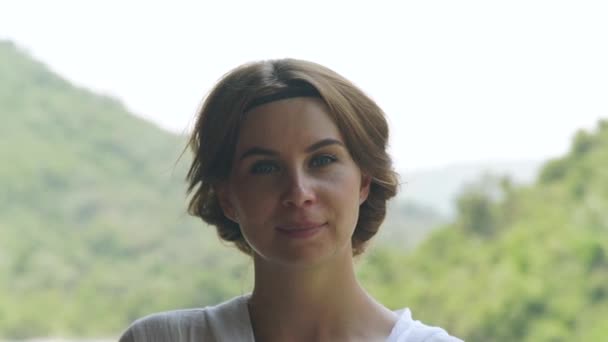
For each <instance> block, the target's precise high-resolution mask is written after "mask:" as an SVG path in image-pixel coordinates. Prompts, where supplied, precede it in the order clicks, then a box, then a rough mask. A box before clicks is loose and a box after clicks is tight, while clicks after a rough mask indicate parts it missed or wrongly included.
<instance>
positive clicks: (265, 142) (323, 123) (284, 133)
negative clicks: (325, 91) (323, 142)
mask: <svg viewBox="0 0 608 342" xmlns="http://www.w3.org/2000/svg"><path fill="white" fill-rule="evenodd" d="M326 138H333V139H336V140H339V141H343V139H342V135H341V134H340V131H339V130H338V127H337V126H336V125H335V123H334V122H333V120H332V119H331V117H330V115H329V109H328V108H327V105H326V104H325V103H324V102H323V100H321V99H318V98H314V97H295V98H289V99H284V100H279V101H275V102H270V103H267V104H264V105H261V106H259V107H256V108H254V109H253V110H251V111H249V112H247V113H246V117H245V119H244V120H243V122H242V124H241V128H240V132H239V139H238V143H237V150H240V149H242V148H248V147H251V145H256V146H261V147H273V148H277V146H278V147H288V146H293V145H298V144H306V143H314V142H316V141H318V140H320V139H326Z"/></svg>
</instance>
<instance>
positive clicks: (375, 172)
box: [186, 59, 398, 255]
mask: <svg viewBox="0 0 608 342" xmlns="http://www.w3.org/2000/svg"><path fill="white" fill-rule="evenodd" d="M302 86H305V87H309V88H310V87H312V88H314V89H315V91H316V92H318V94H319V97H320V98H321V99H322V100H323V101H324V102H325V103H326V104H327V107H328V108H329V115H330V116H331V119H332V120H333V121H334V122H335V124H336V126H337V127H338V129H339V131H340V132H341V134H342V135H343V137H344V140H345V144H346V147H347V148H348V151H349V152H350V154H351V155H352V158H353V160H354V161H355V163H356V164H357V165H358V166H359V168H360V169H361V172H362V173H363V174H367V175H369V176H371V179H372V181H371V186H370V193H369V196H368V197H367V200H366V201H365V202H363V204H362V205H361V207H360V210H359V219H358V221H357V226H356V227H355V231H354V233H353V236H352V246H353V254H354V255H358V254H361V253H362V252H363V251H364V249H365V246H366V242H367V241H369V240H370V239H371V238H372V237H373V236H374V235H375V234H376V232H377V231H378V228H379V227H380V224H381V223H382V221H383V220H384V217H385V215H386V202H387V200H388V199H390V198H391V197H393V196H395V194H396V192H397V187H398V177H397V174H396V173H395V172H394V170H393V167H392V161H391V158H390V156H389V155H388V153H387V151H386V148H387V144H388V124H387V122H386V119H385V117H384V113H383V111H382V109H380V107H378V105H377V104H376V103H375V102H374V101H373V100H372V99H370V98H369V97H368V96H367V95H365V94H364V93H363V92H362V91H361V90H360V89H359V88H357V87H356V86H354V85H353V84H352V83H351V82H349V81H348V80H346V79H345V78H344V77H342V76H340V75H339V74H337V73H336V72H334V71H332V70H330V69H328V68H326V67H324V66H321V65H319V64H316V63H312V62H308V61H302V60H296V59H279V60H269V61H261V62H254V63H249V64H245V65H242V66H239V67H237V68H236V69H234V70H232V71H230V72H229V73H227V74H226V75H224V77H223V78H222V79H221V80H220V81H219V82H218V84H217V85H216V86H215V87H214V88H213V89H212V90H211V92H210V93H209V94H208V96H207V97H206V99H205V100H204V102H203V104H202V106H201V109H200V110H199V112H198V117H197V120H196V124H195V126H194V131H193V133H192V136H191V137H190V140H189V146H190V148H191V150H192V152H193V154H194V158H193V160H192V164H191V166H190V170H189V171H188V175H187V177H186V179H187V181H188V193H189V194H192V196H191V198H190V202H189V205H188V212H189V213H190V214H191V215H193V216H197V217H200V218H201V219H202V220H203V221H205V222H207V223H208V224H211V225H214V226H216V227H217V231H218V234H219V236H220V237H221V238H222V239H223V240H226V241H230V242H233V243H234V244H235V245H236V246H237V247H238V248H239V249H240V250H241V251H243V252H244V253H246V254H249V255H251V254H252V249H251V247H250V246H249V244H248V243H247V242H246V241H245V239H244V237H243V235H242V233H241V230H240V227H239V225H238V224H237V223H235V222H233V221H231V220H230V219H228V218H227V217H226V216H224V213H223V211H222V209H221V207H220V204H219V200H218V198H217V195H216V193H215V191H214V186H215V185H217V183H218V182H220V181H222V180H225V179H226V178H227V177H228V176H229V174H230V171H231V164H232V159H233V157H234V152H235V148H236V143H237V139H238V134H239V127H240V124H241V121H242V119H243V117H244V113H245V111H246V109H247V108H249V107H250V106H251V105H252V104H255V101H257V100H258V99H260V98H262V97H267V96H272V95H273V94H277V93H279V92H284V91H285V90H286V89H288V88H290V87H302Z"/></svg>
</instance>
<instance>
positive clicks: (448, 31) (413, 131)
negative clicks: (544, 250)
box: [0, 0, 608, 171]
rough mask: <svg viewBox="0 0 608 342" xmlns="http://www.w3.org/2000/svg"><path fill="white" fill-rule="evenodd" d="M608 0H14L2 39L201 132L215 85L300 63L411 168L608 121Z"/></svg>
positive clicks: (506, 151) (538, 142)
mask: <svg viewBox="0 0 608 342" xmlns="http://www.w3.org/2000/svg"><path fill="white" fill-rule="evenodd" d="M607 18H608V1H582V0H577V1H558V0H551V1H533V0H526V1H519V0H510V1H489V0H483V1H454V0H450V1H415V2H413V1H410V2H404V1H373V2H372V1H367V2H363V1H344V2H342V1H299V2H295V1H262V0H256V1H219V0H216V1H191V2H190V1H189V2H186V1H113V0H112V1H110V0H104V1H58V0H54V1H42V0H41V1H23V0H14V1H0V38H4V39H10V40H13V41H14V42H16V43H17V44H18V45H20V46H21V47H23V48H24V49H26V50H27V51H29V52H30V53H31V54H32V55H34V56H35V57H36V58H38V59H40V60H42V61H43V62H45V63H46V64H48V65H49V66H50V67H51V68H52V69H53V70H55V71H56V72H58V73H60V74H61V75H62V76H64V77H66V78H68V79H69V80H71V81H72V82H74V83H76V84H78V85H82V86H86V87H88V88H90V89H93V90H95V91H99V92H103V93H105V94H109V95H112V96H115V97H118V98H120V99H121V100H122V101H123V102H124V103H125V104H126V106H127V107H128V108H129V109H130V110H131V111H133V112H134V113H135V114H137V115H139V116H142V117H145V118H148V119H150V120H153V121H155V122H157V123H158V124H159V125H161V126H163V127H166V128H167V129H170V130H172V131H175V132H184V131H187V130H188V128H189V125H190V124H191V121H192V118H193V115H194V112H195V110H196V108H197V106H198V104H199V102H200V100H201V99H202V97H203V96H204V94H205V93H206V92H207V91H208V90H209V89H210V88H211V87H212V86H213V84H214V82H215V81H216V80H217V79H218V78H219V77H220V76H221V75H222V74H224V73H225V72H226V71H228V70H229V69H231V68H233V67H235V66H237V65H239V64H241V63H244V62H247V61H251V60H259V59H268V58H279V57H295V58H303V59H309V60H312V61H315V62H318V63H321V64H324V65H326V66H328V67H330V68H332V69H334V70H336V71H338V72H339V73H341V74H343V75H344V76H346V77H347V78H349V79H351V80H352V81H354V82H355V83H356V84H357V85H359V86H360V87H361V88H363V89H364V90H365V91H366V92H367V93H368V94H369V95H371V96H372V97H373V98H374V99H375V100H376V101H377V102H378V103H379V104H380V106H381V107H383V108H384V110H385V111H386V112H387V114H388V117H389V121H390V123H391V127H392V139H391V146H392V153H393V156H394V158H395V160H396V165H397V168H398V169H399V170H402V171H405V170H413V169H423V168H430V167H435V166H439V165H444V164H448V163H454V162H464V161H489V160H530V159H535V160H537V159H547V158H550V157H553V156H558V155H560V154H563V153H565V152H566V150H567V148H568V146H569V144H570V139H571V137H572V135H573V134H574V132H575V131H576V130H577V129H580V128H591V127H593V126H594V125H595V123H596V122H597V120H598V119H599V118H601V117H604V118H608V62H606V61H608V19H607Z"/></svg>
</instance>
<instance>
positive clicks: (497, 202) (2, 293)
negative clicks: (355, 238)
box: [0, 0, 608, 342]
mask: <svg viewBox="0 0 608 342" xmlns="http://www.w3.org/2000/svg"><path fill="white" fill-rule="evenodd" d="M607 17H608V3H606V2H603V1H576V2H575V1H519V0H515V1H509V2H489V1H469V0H464V1H424V2H393V1H375V2H373V3H372V2H363V1H359V2H355V1H350V2H346V1H331V2H329V1H327V2H321V1H307V2H286V1H266V0H264V1H262V0H260V1H223V2H220V1H214V2H212V1H199V2H194V1H191V2H187V1H172V2H171V3H169V2H168V1H164V2H161V1H147V2H144V1H114V0H111V1H108V0H106V1H87V2H84V1H60V0H58V1H53V2H43V1H2V2H0V340H10V341H21V340H30V339H35V338H36V339H37V338H41V339H54V340H62V339H71V340H91V339H100V340H101V339H108V340H114V339H116V337H117V336H118V335H119V334H120V332H121V331H122V330H123V329H124V328H126V326H128V325H129V324H130V323H131V322H132V321H133V320H134V319H136V318H138V317H141V316H143V315H146V314H149V313H152V312H156V311H162V310H170V309H175V308H184V307H201V306H205V305H209V304H215V303H218V302H220V301H223V300H225V299H227V298H230V297H233V296H235V295H239V294H242V293H246V292H248V291H249V290H250V281H251V276H252V265H251V263H250V261H249V260H248V259H247V258H246V257H244V256H242V255H240V254H239V253H238V252H237V251H236V249H234V248H232V247H230V246H227V245H226V244H223V243H221V242H219V240H218V238H217V237H216V235H215V231H214V229H213V228H211V227H208V226H206V225H205V224H203V223H202V222H200V221H197V220H195V219H193V218H191V217H189V216H188V215H187V214H186V212H185V203H186V196H185V183H184V180H183V179H184V176H185V173H186V169H187V167H188V162H189V159H190V156H189V154H185V155H184V156H183V157H182V158H181V159H180V158H179V156H180V154H181V152H182V150H183V149H184V147H185V142H186V139H187V135H188V133H189V132H190V129H191V126H192V122H193V118H194V115H195V112H196V109H197V107H198V106H199V104H200V101H201V100H202V98H203V97H204V96H205V94H206V93H207V92H208V91H209V90H210V89H211V87H212V86H213V85H214V83H215V82H216V81H217V80H218V79H219V78H220V77H221V76H222V75H223V74H224V73H225V72H227V71H228V70H230V69H231V68H233V67H235V66H237V65H239V64H242V63H244V62H248V61H252V60H260V59H270V58H281V57H294V58H301V59H309V60H312V61H315V62H318V63H320V64H323V65H326V66H328V67H330V68H332V69H334V70H335V71H337V72H339V73H341V74H342V75H344V76H346V77H347V78H349V79H350V80H352V81H353V82H354V83H356V84H357V85H359V86H360V87H361V88H362V89H363V90H365V91H366V92H367V93H368V94H369V95H370V96H371V97H372V98H374V99H375V100H376V101H377V102H378V104H379V105H380V106H381V107H382V108H383V109H384V110H385V112H386V114H387V117H388V119H389V122H390V124H391V129H392V131H391V134H392V137H391V154H392V156H393V158H394V161H395V167H396V169H397V170H398V171H399V172H400V174H401V180H402V183H403V184H402V186H401V191H400V194H399V196H398V197H397V198H396V199H395V200H394V201H393V202H392V203H391V205H390V208H389V212H388V216H387V220H386V222H385V224H384V225H383V227H382V229H381V232H380V233H379V235H378V237H377V238H376V239H375V241H374V243H373V245H372V246H371V248H370V249H369V251H368V252H367V253H366V254H365V255H364V256H363V257H361V258H360V260H358V261H357V267H358V272H359V275H360V278H361V280H362V282H363V284H364V285H365V287H366V288H367V289H368V290H369V291H370V292H371V293H372V294H373V295H374V296H376V297H377V298H378V299H379V300H380V301H381V302H383V303H384V304H385V305H387V306H388V307H390V308H395V309H396V308H400V307H405V306H408V307H410V308H411V309H412V311H413V313H414V317H415V318H417V319H419V320H422V321H424V322H426V323H429V324H433V325H439V326H442V327H444V328H446V329H447V330H448V331H449V332H451V333H452V334H454V335H456V336H459V337H461V338H464V339H466V340H467V341H472V342H475V341H535V342H537V341H606V340H607V339H608V337H606V336H608V324H606V322H608V256H607V253H608V96H607V94H608V63H606V61H607V60H608V43H607V42H608V20H606V18H607Z"/></svg>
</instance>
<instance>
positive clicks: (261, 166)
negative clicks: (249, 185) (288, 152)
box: [249, 160, 279, 174]
mask: <svg viewBox="0 0 608 342" xmlns="http://www.w3.org/2000/svg"><path fill="white" fill-rule="evenodd" d="M278 170H279V167H278V166H277V165H276V164H275V163H274V162H271V161H268V160H262V161H258V162H256V163H254V164H253V165H252V166H251V168H250V169H249V172H250V173H251V174H269V173H272V172H276V171H278Z"/></svg>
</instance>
